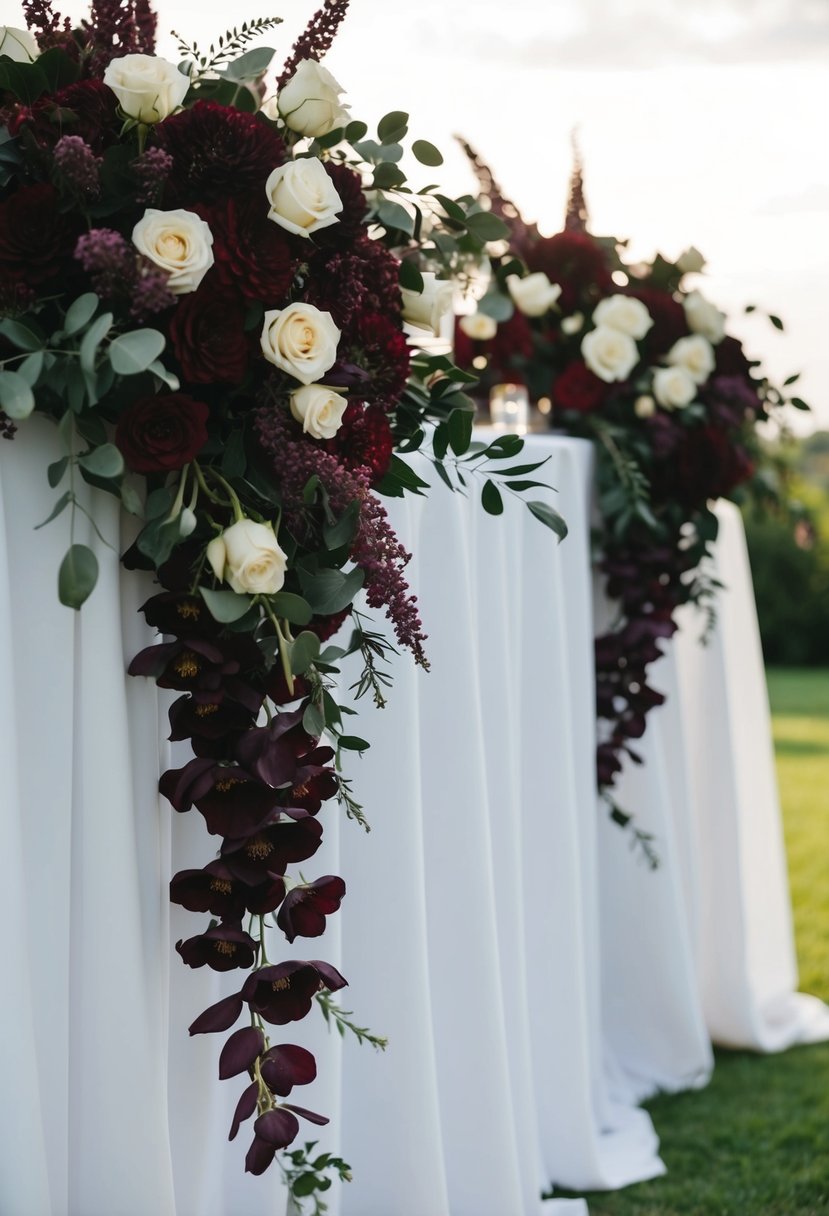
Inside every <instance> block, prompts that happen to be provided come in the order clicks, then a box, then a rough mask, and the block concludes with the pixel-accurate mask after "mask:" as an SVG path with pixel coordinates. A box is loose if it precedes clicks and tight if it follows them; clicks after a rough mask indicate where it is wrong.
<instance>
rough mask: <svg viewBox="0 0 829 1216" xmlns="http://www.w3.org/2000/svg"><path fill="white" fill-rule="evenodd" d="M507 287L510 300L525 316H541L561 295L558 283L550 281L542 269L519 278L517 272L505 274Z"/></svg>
mask: <svg viewBox="0 0 829 1216" xmlns="http://www.w3.org/2000/svg"><path fill="white" fill-rule="evenodd" d="M507 289H508V290H509V293H510V295H511V296H512V302H513V304H514V305H515V307H516V308H517V309H518V311H519V312H523V314H524V316H525V317H543V316H544V314H545V312H547V311H548V310H549V309H550V308H552V306H553V305H554V304H555V302H556V300H557V299H558V297H559V296H560V295H561V287H560V286H559V284H558V283H551V282H550V280H549V279H548V278H547V276H546V274H544V272H543V271H542V270H538V271H536V273H535V274H528V275H526V276H525V277H524V278H523V279H519V277H518V275H517V274H509V275H507Z"/></svg>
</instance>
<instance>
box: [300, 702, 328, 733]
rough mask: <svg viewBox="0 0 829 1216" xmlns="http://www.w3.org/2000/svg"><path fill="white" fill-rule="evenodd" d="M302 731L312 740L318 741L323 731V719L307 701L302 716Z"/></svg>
mask: <svg viewBox="0 0 829 1216" xmlns="http://www.w3.org/2000/svg"><path fill="white" fill-rule="evenodd" d="M302 729H303V730H304V731H306V732H307V733H308V734H309V735H312V736H313V738H315V739H318V738H319V737H320V735H321V734H322V732H323V731H324V730H325V719H324V718H323V716H322V714H321V713H320V711H319V707H318V706H316V705H315V704H314V703H313V701H309V702H308V704H307V705H306V707H305V713H304V714H303V715H302Z"/></svg>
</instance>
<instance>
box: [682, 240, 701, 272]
mask: <svg viewBox="0 0 829 1216" xmlns="http://www.w3.org/2000/svg"><path fill="white" fill-rule="evenodd" d="M704 265H705V258H704V257H703V256H702V254H701V253H700V251H699V250H698V249H696V248H695V247H694V246H693V245H692V246H691V247H690V249H686V250H685V252H684V253H681V254H680V255H679V257H678V258H677V260H676V268H677V270H680V271H681V272H682V273H683V274H699V272H700V271H701V270H702V268H703V266H704Z"/></svg>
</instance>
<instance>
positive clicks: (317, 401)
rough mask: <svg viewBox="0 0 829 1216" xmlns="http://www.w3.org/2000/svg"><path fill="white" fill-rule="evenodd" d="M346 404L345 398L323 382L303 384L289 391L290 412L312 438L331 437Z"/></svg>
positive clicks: (337, 427)
mask: <svg viewBox="0 0 829 1216" xmlns="http://www.w3.org/2000/svg"><path fill="white" fill-rule="evenodd" d="M347 406H348V401H347V399H346V398H345V397H341V396H340V394H339V393H336V392H334V389H333V388H328V387H327V385H325V384H304V385H303V386H302V388H297V389H294V391H293V392H292V393H291V413H292V414H293V416H294V418H296V420H297V422H301V423H302V429H303V431H305V433H306V435H310V436H311V438H312V439H333V438H334V436H335V435H336V433H337V431H338V430H339V429H340V424H341V423H342V420H343V414H344V413H345V411H346V407H347Z"/></svg>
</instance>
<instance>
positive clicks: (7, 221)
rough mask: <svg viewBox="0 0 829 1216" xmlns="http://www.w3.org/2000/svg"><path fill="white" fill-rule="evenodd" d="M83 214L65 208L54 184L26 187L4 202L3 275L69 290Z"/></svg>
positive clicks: (0, 225) (0, 211) (0, 217)
mask: <svg viewBox="0 0 829 1216" xmlns="http://www.w3.org/2000/svg"><path fill="white" fill-rule="evenodd" d="M80 231H81V217H80V216H79V215H76V214H73V213H66V212H63V211H61V208H60V196H59V195H58V192H57V190H55V188H54V186H51V185H47V184H45V183H41V182H38V183H37V184H36V185H33V186H23V187H22V188H21V189H19V190H16V191H15V193H14V194H11V195H9V197H8V198H6V199H4V200H3V202H2V203H0V278H2V279H3V280H4V281H8V282H21V283H25V284H26V285H27V286H29V287H32V288H34V289H36V290H44V289H46V288H48V287H49V286H50V285H53V284H58V283H59V285H60V287H61V288H66V289H68V287H69V283H68V282H67V279H68V277H69V275H70V272H71V267H72V254H73V251H74V248H75V244H76V241H77V237H78V235H79V233H80Z"/></svg>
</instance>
